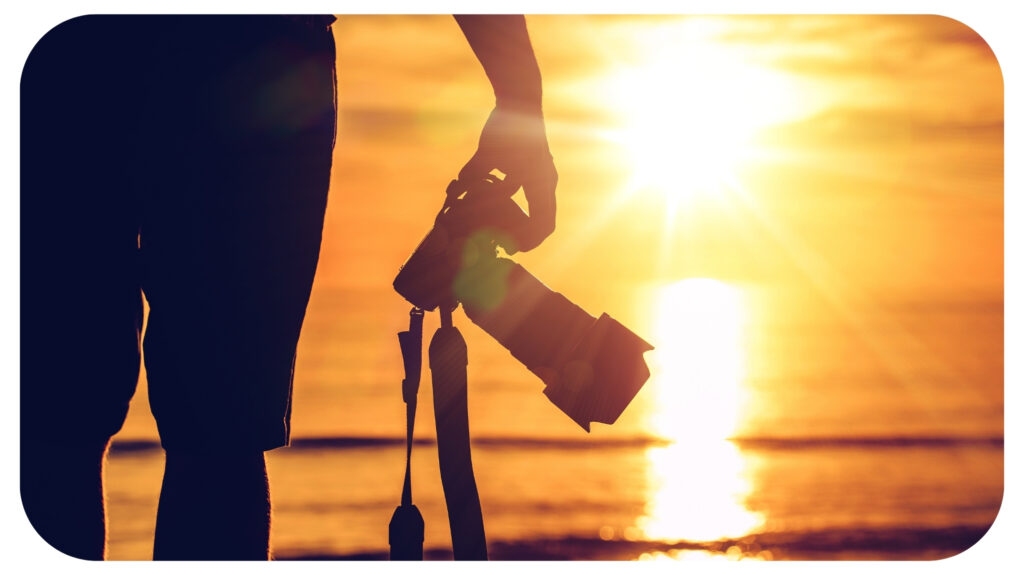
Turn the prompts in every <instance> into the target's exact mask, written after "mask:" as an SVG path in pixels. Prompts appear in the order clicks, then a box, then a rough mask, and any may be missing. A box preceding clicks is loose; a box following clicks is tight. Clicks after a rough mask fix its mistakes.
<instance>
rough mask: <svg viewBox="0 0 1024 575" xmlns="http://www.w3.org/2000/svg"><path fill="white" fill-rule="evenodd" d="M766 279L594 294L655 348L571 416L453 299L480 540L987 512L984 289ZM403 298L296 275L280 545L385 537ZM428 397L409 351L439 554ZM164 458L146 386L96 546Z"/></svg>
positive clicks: (829, 541) (996, 427) (776, 548)
mask: <svg viewBox="0 0 1024 575" xmlns="http://www.w3.org/2000/svg"><path fill="white" fill-rule="evenodd" d="M762 287H763V286H760V287H759V286H736V285H729V284H725V283H722V282H717V281H711V280H693V281H690V280H686V281H683V282H680V283H678V284H674V286H673V287H671V288H670V289H668V288H661V289H658V290H655V292H650V291H646V292H645V291H643V290H639V291H636V293H638V294H641V295H640V296H638V298H637V301H638V302H639V303H638V305H636V306H632V307H631V306H622V305H620V306H619V307H618V308H617V309H613V312H617V313H613V315H617V316H618V317H619V318H621V319H622V320H623V321H624V323H626V324H627V325H630V326H631V327H632V328H633V329H636V330H638V332H639V333H642V334H643V335H644V336H645V337H648V338H649V341H651V342H652V343H653V344H654V345H655V346H656V347H658V346H660V349H665V348H668V350H667V351H669V352H671V353H666V352H665V351H662V352H661V355H659V354H657V353H655V352H651V353H650V354H648V356H647V359H648V363H649V364H650V365H651V367H652V378H651V380H650V381H649V382H648V384H647V385H646V386H645V388H644V389H643V390H642V391H641V392H640V394H639V395H638V396H637V398H636V399H635V400H634V403H633V404H632V405H630V407H629V408H628V409H627V410H626V412H625V413H624V414H623V416H622V417H621V418H620V420H619V421H618V422H616V424H615V425H613V426H603V425H595V427H594V430H593V431H592V432H591V433H590V434H587V433H585V432H584V431H583V430H581V429H579V428H578V427H576V426H575V424H574V423H573V422H572V421H571V420H569V418H568V417H566V416H565V415H564V414H562V413H560V412H559V411H558V410H557V408H555V407H554V406H553V405H551V404H550V403H549V402H548V401H547V399H546V398H545V397H544V395H543V394H542V393H541V389H542V384H541V383H540V382H539V381H538V380H536V379H535V378H534V377H533V376H532V375H531V374H530V373H529V372H527V371H526V370H525V369H524V368H523V367H522V366H520V365H518V364H517V363H516V362H515V360H513V359H512V358H511V357H509V356H508V354H507V352H505V351H504V350H503V349H502V348H500V346H498V345H497V344H495V343H494V342H493V341H490V340H489V339H488V338H487V336H486V335H485V334H483V332H481V331H480V330H479V329H478V328H476V327H475V326H473V325H472V324H471V323H470V322H469V321H468V320H467V319H466V318H465V317H464V316H462V315H461V314H458V313H457V314H456V325H457V326H460V328H461V329H462V331H463V332H464V333H465V334H466V338H467V341H468V345H469V349H470V368H469V377H470V425H471V431H472V432H473V437H474V445H473V453H472V455H473V464H474V469H475V472H476V480H477V484H478V487H479V491H480V497H481V501H482V507H483V514H484V520H485V524H486V531H487V538H488V545H489V550H490V554H491V557H492V558H493V559H504V560H515V559H574V560H586V559H616V560H618V559H622V560H627V559H628V560H633V559H680V560H689V559H707V558H727V559H752V560H786V559H830V560H834V559H936V558H942V557H948V556H952V555H955V554H957V553H959V552H960V551H963V550H965V549H967V548H969V547H970V546H971V545H972V544H973V543H974V542H976V541H977V540H978V539H980V538H981V537H982V536H983V535H984V533H985V532H986V530H987V529H988V527H989V526H990V525H991V523H992V522H993V520H994V518H995V516H996V514H997V513H998V510H999V507H1000V503H1001V500H1002V493H1003V438H1002V411H1003V407H1002V385H1003V384H1002V302H1001V294H1000V297H999V298H998V299H994V298H989V299H984V298H977V299H975V300H973V301H949V300H942V301H933V302H917V303H913V304H911V303H903V304H902V305H901V306H895V305H890V306H888V307H885V306H880V305H875V306H873V307H867V306H865V307H863V308H861V309H857V310H854V311H856V313H852V314H851V310H850V309H849V308H845V309H841V310H838V311H837V310H836V309H835V308H834V306H830V304H829V303H828V302H827V301H815V298H814V297H811V296H809V295H808V294H796V295H795V296H793V297H789V296H786V295H785V294H781V295H780V293H778V292H774V291H772V290H767V291H766V290H764V289H762ZM790 295H793V294H790ZM680 298H683V299H689V300H702V298H703V300H702V303H701V305H699V306H696V307H693V308H688V307H687V305H685V304H683V303H681V300H680ZM794 298H795V300H796V301H799V302H800V305H799V306H797V307H792V306H791V305H790V304H791V303H792V301H793V299H794ZM611 301H613V300H609V302H611ZM614 301H620V302H621V301H623V300H622V299H618V300H614ZM787 302H789V303H787ZM602 303H608V302H602V301H599V300H591V301H588V302H587V304H588V305H586V306H585V307H589V308H590V309H591V313H594V312H597V311H598V310H596V309H593V307H594V306H600V304H602ZM769 304H770V305H769ZM610 305H611V307H612V308H615V305H614V304H610ZM787 306H789V307H787ZM606 309H607V308H606ZM406 310H407V308H406V307H405V306H404V305H403V304H402V302H401V300H400V299H398V298H397V296H391V295H390V294H384V295H375V294H372V293H369V292H367V291H365V290H333V289H326V288H324V289H318V290H317V291H315V292H314V297H313V300H312V301H311V303H310V310H309V311H310V313H309V316H308V317H309V319H308V320H307V324H306V326H305V328H304V332H303V339H302V342H301V343H300V349H299V361H298V366H297V372H296V383H295V386H296V387H295V403H294V430H293V441H292V445H291V446H290V447H287V448H283V449H279V450H276V451H273V452H271V453H270V454H269V456H268V465H269V471H270V477H271V485H272V499H273V535H272V546H273V553H274V556H275V557H276V558H277V559H386V557H387V550H388V540H387V537H388V529H387V527H388V521H389V519H390V517H391V513H392V512H393V510H394V508H395V506H396V505H397V504H398V501H399V497H400V493H401V486H402V477H403V472H404V465H405V459H404V439H403V432H404V405H403V404H402V403H401V395H400V381H401V376H402V374H401V361H400V355H399V352H398V348H397V340H396V338H395V336H394V333H395V332H397V331H399V330H401V329H404V325H403V324H404V322H405V321H407V319H406V318H407V315H406ZM709 310H710V311H709ZM794 310H797V311H794ZM652 313H653V315H655V316H657V317H665V316H666V315H667V316H670V317H671V319H672V322H671V323H673V324H687V325H691V326H694V327H693V331H692V333H691V332H688V331H686V330H685V329H684V330H683V331H681V332H680V331H678V330H676V331H673V329H675V328H664V326H663V325H662V326H661V327H659V325H661V324H659V323H658V321H657V318H655V319H650V318H648V320H647V321H645V320H644V316H645V314H646V315H648V316H650V315H651V314H652ZM730 322H731V323H730ZM729 325H732V327H729ZM723 326H724V327H723ZM434 327H436V320H435V319H433V318H428V323H427V331H426V334H427V337H428V338H429V334H430V333H432V331H433V328H434ZM666 329H668V331H666ZM686 329H689V328H686ZM694 335H696V336H701V337H692V336H694ZM691 352H692V353H691ZM701 358H704V359H701ZM707 358H711V359H713V361H707ZM702 362H703V363H702ZM723 365H724V366H725V367H722V366H723ZM694 366H696V367H697V368H699V369H696V368H694ZM691 368H694V369H691ZM687 370H689V371H687ZM430 405H431V397H430V383H429V372H428V371H425V374H424V382H423V385H422V387H421V390H420V410H419V413H418V419H417V428H416V437H417V440H416V444H415V446H414V449H413V498H414V502H415V503H416V505H417V506H418V507H419V508H420V510H421V511H422V513H423V515H424V518H425V521H426V541H425V548H426V555H427V558H428V559H446V558H450V557H451V551H450V549H451V542H450V533H449V528H448V520H447V514H446V511H445V506H444V498H443V494H442V490H441V484H440V477H439V472H438V464H437V452H436V444H435V441H434V433H433V414H432V411H431V409H430ZM723 422H725V423H723ZM162 467H163V452H162V451H161V450H160V449H159V443H158V440H157V438H156V434H155V427H154V426H153V423H152V420H151V417H150V416H149V414H148V411H147V407H146V403H145V388H144V386H143V388H142V389H141V390H140V394H139V397H137V398H136V401H135V403H134V404H133V408H132V413H131V414H130V416H129V421H128V422H127V423H126V425H125V428H124V430H123V431H122V432H121V434H120V435H119V436H118V437H116V438H115V442H114V444H113V446H112V448H111V455H110V459H109V463H108V467H107V497H108V513H109V520H110V529H109V557H110V558H111V559H138V560H143V559H148V558H149V557H150V556H151V553H152V535H153V527H154V521H155V514H156V506H157V497H158V493H159V486H160V480H161V473H162Z"/></svg>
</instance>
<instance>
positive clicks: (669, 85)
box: [602, 21, 800, 207]
mask: <svg viewBox="0 0 1024 575" xmlns="http://www.w3.org/2000/svg"><path fill="white" fill-rule="evenodd" d="M643 38H645V40H644V42H643V44H642V45H641V46H640V47H639V48H638V50H637V51H636V53H635V54H633V56H632V57H630V58H629V59H628V61H625V62H623V63H622V64H620V65H619V66H617V67H616V68H615V69H614V70H613V71H611V72H609V73H608V74H607V75H606V76H605V78H604V81H603V84H604V85H603V88H602V93H604V94H606V97H607V99H608V103H609V105H611V106H612V107H613V109H614V115H615V117H616V118H617V120H618V121H617V122H616V127H615V129H614V130H612V134H611V138H612V139H613V140H614V141H616V142H618V143H619V144H620V145H621V146H622V148H623V151H624V152H625V153H624V156H625V157H626V158H628V164H629V165H628V168H629V170H630V172H631V185H630V191H631V192H632V193H636V192H651V193H657V194H659V195H660V196H661V197H662V198H663V199H665V200H666V201H667V202H668V203H669V204H670V207H671V206H675V207H679V206H680V205H681V204H684V203H686V202H687V201H688V200H692V199H694V198H698V197H701V196H707V195H717V194H721V193H722V192H723V190H724V185H723V184H724V182H726V181H728V180H729V179H730V178H732V177H733V176H734V175H735V173H736V172H737V170H738V169H740V168H741V167H742V166H743V164H744V163H745V162H746V161H747V160H748V159H749V158H751V157H753V156H754V155H755V154H756V151H757V150H756V143H755V140H756V136H757V135H758V133H759V132H760V131H761V130H763V129H764V128H765V127H767V126H770V125H773V124H777V123H781V122H785V121H788V120H790V119H792V118H793V117H795V116H799V115H800V112H799V103H800V96H799V93H798V90H797V89H796V86H795V84H794V83H793V79H792V78H791V77H790V76H788V75H786V74H785V73H783V72H781V71H780V70H777V69H773V68H771V67H768V66H766V65H763V64H761V63H759V62H758V61H757V60H756V58H754V56H753V55H751V54H746V53H743V52H740V51H738V50H737V49H736V48H734V47H730V46H729V45H727V44H723V43H720V42H718V41H717V40H716V39H715V34H714V27H713V26H711V25H708V24H707V23H706V22H704V21H688V22H687V21H683V22H677V23H673V24H668V25H665V26H662V27H660V28H656V29H652V30H647V31H645V34H644V35H643Z"/></svg>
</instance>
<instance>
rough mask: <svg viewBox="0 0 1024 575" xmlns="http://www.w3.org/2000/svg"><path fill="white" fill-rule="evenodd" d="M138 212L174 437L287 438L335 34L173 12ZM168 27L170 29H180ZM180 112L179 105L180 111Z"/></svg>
mask: <svg viewBox="0 0 1024 575" xmlns="http://www.w3.org/2000/svg"><path fill="white" fill-rule="evenodd" d="M167 28H168V30H167V32H168V33H167V36H168V37H169V38H172V39H173V38H188V42H185V43H181V42H174V41H173V40H172V41H170V42H169V43H168V44H167V45H166V46H165V52H164V53H163V55H162V56H161V58H162V60H161V62H163V63H164V65H163V66H162V68H163V69H164V70H165V71H166V76H164V77H163V78H161V81H162V85H163V86H164V87H165V91H164V93H163V94H162V95H161V96H160V97H161V98H162V99H163V101H166V102H167V105H166V106H164V107H159V108H157V109H155V110H154V113H155V114H157V116H155V117H154V119H153V121H152V125H153V126H155V127H157V129H158V130H159V132H160V134H161V142H162V143H161V150H160V153H159V154H156V155H155V156H154V161H155V162H156V167H155V168H154V170H153V173H154V174H155V179H154V181H153V182H151V184H150V192H149V194H148V195H147V203H146V205H145V209H144V214H143V228H142V235H141V245H142V252H143V257H144V266H145V270H146V271H145V274H144V289H145V292H146V297H147V299H148V300H149V304H150V317H149V325H148V328H147V334H146V366H147V373H148V381H149V384H150V401H151V406H152V408H153V412H154V415H155V416H156V419H157V424H158V426H159V429H160V433H161V440H162V441H163V443H164V446H165V447H168V448H170V447H172V446H173V447H174V448H180V449H185V448H193V447H194V446H197V445H198V446H221V445H224V446H238V445H243V446H247V447H254V448H259V449H271V448H273V447H277V446H280V445H284V444H286V443H287V442H288V435H289V417H290V398H291V382H292V369H293V365H294V356H295V347H296V343H297V341H298V337H299V331H300V328H301V325H302V320H303V317H304V314H305V309H306V303H307V301H308V298H309V292H310V288H311V286H312V282H313V275H314V272H315V269H316V263H317V258H318V255H319V249H320V240H321V231H322V227H323V215H324V209H325V207H326V201H327V189H328V186H329V183H330V169H331V155H332V149H333V138H334V128H335V106H334V46H333V38H332V37H331V35H330V34H331V33H330V31H329V30H328V29H327V28H326V27H324V28H322V29H320V30H316V29H313V28H309V27H306V26H305V25H303V24H301V23H298V22H292V21H287V20H284V19H281V18H253V17H184V18H182V19H175V20H171V21H169V24H168V25H167ZM171 30H173V33H170V31H171ZM171 106H174V108H173V109H172V108H171Z"/></svg>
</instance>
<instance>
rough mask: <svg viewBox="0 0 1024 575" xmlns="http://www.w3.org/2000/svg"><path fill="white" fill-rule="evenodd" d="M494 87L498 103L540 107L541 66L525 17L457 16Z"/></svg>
mask: <svg viewBox="0 0 1024 575" xmlns="http://www.w3.org/2000/svg"><path fill="white" fill-rule="evenodd" d="M455 21H456V22H458V24H459V27H460V28H462V33H463V34H465V36H466V40H467V41H468V42H469V45H470V47H471V48H472V49H473V53H474V54H476V57H477V59H478V60H480V64H481V65H482V66H483V68H484V72H485V73H486V74H487V78H488V79H489V80H490V81H491V86H492V87H493V88H494V96H495V98H496V100H497V105H498V106H499V107H508V108H526V109H531V110H538V111H539V110H540V108H541V79H540V67H538V66H537V59H536V57H535V56H534V54H533V47H532V45H531V44H530V36H529V34H528V33H527V31H526V19H525V18H524V17H523V16H514V15H471V16H470V15H464V16H455Z"/></svg>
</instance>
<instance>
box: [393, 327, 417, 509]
mask: <svg viewBox="0 0 1024 575" xmlns="http://www.w3.org/2000/svg"><path fill="white" fill-rule="evenodd" d="M398 344H399V346H401V348H402V363H403V364H404V365H405V379H403V380H402V401H404V402H405V484H404V485H402V505H412V431H413V428H414V427H415V425H416V396H417V394H418V393H419V389H420V373H421V371H422V368H423V310H421V309H420V308H417V307H414V308H412V310H410V311H409V331H403V332H399V334H398Z"/></svg>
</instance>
